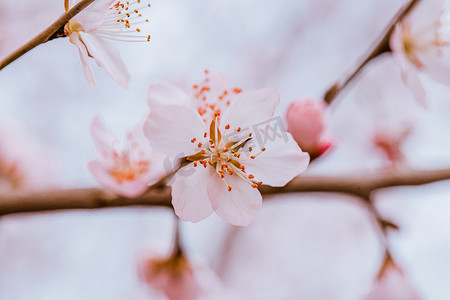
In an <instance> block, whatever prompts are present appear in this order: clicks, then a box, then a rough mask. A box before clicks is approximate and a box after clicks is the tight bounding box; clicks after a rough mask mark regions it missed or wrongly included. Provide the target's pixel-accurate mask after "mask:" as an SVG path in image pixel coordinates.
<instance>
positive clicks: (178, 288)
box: [139, 252, 219, 300]
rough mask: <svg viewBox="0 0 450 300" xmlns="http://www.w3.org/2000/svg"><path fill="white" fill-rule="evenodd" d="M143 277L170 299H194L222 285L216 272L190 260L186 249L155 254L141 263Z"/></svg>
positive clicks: (141, 275)
mask: <svg viewBox="0 0 450 300" xmlns="http://www.w3.org/2000/svg"><path fill="white" fill-rule="evenodd" d="M139 273H140V277H141V278H142V279H143V280H144V281H145V282H146V283H147V284H148V285H149V286H151V287H152V288H154V289H156V290H159V291H161V292H163V293H164V294H165V295H166V296H167V298H168V299H169V300H195V299H198V298H199V297H201V296H205V295H207V294H208V293H212V292H213V291H214V290H215V289H218V288H219V285H218V279H217V275H215V274H214V272H213V271H212V270H211V269H209V268H208V267H207V266H206V265H203V264H191V263H190V262H189V261H188V260H187V258H186V257H185V255H184V254H183V253H180V252H177V253H175V254H172V255H170V256H161V255H152V257H151V258H147V259H146V260H145V261H144V262H143V264H142V265H141V266H140V270H139Z"/></svg>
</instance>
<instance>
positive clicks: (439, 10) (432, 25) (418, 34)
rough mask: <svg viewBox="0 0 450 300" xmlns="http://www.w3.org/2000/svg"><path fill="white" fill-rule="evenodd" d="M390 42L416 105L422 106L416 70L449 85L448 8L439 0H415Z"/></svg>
mask: <svg viewBox="0 0 450 300" xmlns="http://www.w3.org/2000/svg"><path fill="white" fill-rule="evenodd" d="M390 45H391V48H392V51H393V52H394V56H395V57H396V58H397V61H398V63H399V65H400V66H401V68H402V69H403V79H404V81H405V83H406V84H407V85H408V86H409V87H410V89H411V90H412V92H413V93H414V96H415V97H416V99H417V101H418V102H419V104H421V105H422V106H425V105H426V99H425V98H426V95H425V90H424V87H423V85H422V82H421V80H420V77H419V76H418V73H419V72H425V73H427V74H429V75H430V76H431V77H432V78H434V79H435V80H437V81H438V82H440V83H442V84H445V85H448V86H450V10H449V7H448V6H447V4H446V3H445V2H444V1H443V0H426V1H425V0H424V1H419V3H418V4H417V7H415V8H414V9H413V11H412V12H411V13H410V14H409V15H407V16H406V17H405V18H404V20H403V21H402V22H400V23H399V24H397V27H396V28H395V30H394V32H393V34H392V36H391V40H390Z"/></svg>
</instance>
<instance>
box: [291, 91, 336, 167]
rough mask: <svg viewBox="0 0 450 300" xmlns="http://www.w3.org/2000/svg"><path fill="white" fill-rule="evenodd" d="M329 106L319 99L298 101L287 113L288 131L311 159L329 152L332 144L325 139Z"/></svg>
mask: <svg viewBox="0 0 450 300" xmlns="http://www.w3.org/2000/svg"><path fill="white" fill-rule="evenodd" d="M326 110H327V105H326V104H325V102H323V101H321V100H318V99H309V98H306V99H298V100H295V102H293V103H292V104H291V105H290V106H289V108H288V111H287V113H286V119H287V124H288V131H289V132H290V133H291V134H292V136H293V138H294V140H295V141H296V142H297V144H298V145H299V146H300V148H302V150H303V151H306V152H308V153H309V155H310V156H311V158H315V157H318V156H320V155H322V154H323V153H324V152H325V151H327V150H328V149H329V148H330V147H331V146H332V142H331V141H329V140H324V139H323V136H322V135H323V131H324V129H325V123H326V121H327V120H326V119H327V112H326Z"/></svg>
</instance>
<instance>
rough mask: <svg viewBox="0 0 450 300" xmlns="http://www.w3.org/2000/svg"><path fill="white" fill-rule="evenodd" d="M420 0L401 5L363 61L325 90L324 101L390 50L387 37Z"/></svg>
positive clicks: (336, 93)
mask: <svg viewBox="0 0 450 300" xmlns="http://www.w3.org/2000/svg"><path fill="white" fill-rule="evenodd" d="M419 1H420V0H411V2H410V3H409V4H408V5H406V6H405V7H403V8H402V9H401V10H400V11H399V12H398V13H397V14H396V15H395V16H394V18H393V19H392V20H391V22H390V23H389V25H388V26H387V27H386V29H385V30H384V31H383V33H382V34H381V36H380V38H379V39H378V41H377V42H376V43H375V45H374V47H372V51H370V53H369V54H368V55H367V56H366V57H365V58H364V59H363V61H362V62H361V63H360V64H359V65H358V66H357V67H356V68H355V70H353V72H351V73H350V75H348V76H347V77H346V78H344V79H343V80H339V81H337V82H336V83H334V84H333V85H332V86H331V87H330V88H329V89H328V90H327V91H326V92H325V95H324V97H323V99H324V101H325V102H326V103H328V104H330V103H331V102H333V100H334V99H336V97H337V96H338V95H339V94H340V93H341V92H342V91H343V90H344V89H345V88H346V87H347V85H348V84H349V83H350V82H351V81H352V80H353V79H355V77H356V76H357V75H358V74H359V72H361V70H362V69H364V67H365V66H366V65H367V63H368V62H370V61H371V60H372V59H374V58H375V57H377V56H378V55H380V54H382V53H384V52H389V51H391V48H390V46H389V39H390V37H391V34H392V32H393V31H394V29H395V26H396V25H397V23H398V22H400V21H401V20H402V19H403V18H404V17H405V16H406V15H407V14H408V13H409V12H410V11H411V10H412V9H413V8H414V7H415V6H416V4H417V3H418V2H419Z"/></svg>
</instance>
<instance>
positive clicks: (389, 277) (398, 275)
mask: <svg viewBox="0 0 450 300" xmlns="http://www.w3.org/2000/svg"><path fill="white" fill-rule="evenodd" d="M421 299H422V298H421V297H420V296H419V294H418V293H417V291H416V289H415V288H414V286H413V284H412V283H411V282H410V281H409V280H408V278H406V277H405V275H404V274H403V273H402V271H401V270H400V269H398V267H396V266H395V265H393V264H388V265H387V266H386V269H385V270H383V272H382V273H381V274H380V276H379V277H378V278H377V279H376V282H375V285H374V286H373V288H372V291H371V292H370V293H369V295H367V296H366V297H365V298H364V300H421Z"/></svg>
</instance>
